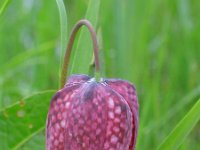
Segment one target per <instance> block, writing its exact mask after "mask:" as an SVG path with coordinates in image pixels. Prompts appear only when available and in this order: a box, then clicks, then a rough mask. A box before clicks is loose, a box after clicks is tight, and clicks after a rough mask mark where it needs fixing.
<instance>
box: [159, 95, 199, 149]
mask: <svg viewBox="0 0 200 150" xmlns="http://www.w3.org/2000/svg"><path fill="white" fill-rule="evenodd" d="M199 114H200V99H199V100H198V101H197V102H196V104H195V105H194V106H193V107H192V109H191V110H190V111H189V112H188V113H187V114H186V115H185V117H184V118H183V119H182V120H181V121H180V122H179V124H178V125H177V126H176V127H175V129H174V130H173V131H172V132H171V133H170V134H169V135H168V137H167V138H166V139H165V140H164V142H163V143H162V144H161V145H160V146H159V148H158V150H169V149H170V150H176V149H177V148H178V147H179V146H180V145H181V143H182V142H183V141H184V139H185V138H186V136H187V135H188V134H189V133H190V131H191V130H192V129H193V127H194V126H195V125H196V123H197V122H198V121H199V119H200V115H199Z"/></svg>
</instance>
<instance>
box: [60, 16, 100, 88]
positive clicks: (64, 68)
mask: <svg viewBox="0 0 200 150" xmlns="http://www.w3.org/2000/svg"><path fill="white" fill-rule="evenodd" d="M83 25H85V26H86V27H87V28H88V29H89V31H90V35H91V37H92V42H93V50H94V57H95V71H96V74H97V75H98V76H99V74H100V73H99V71H100V64H99V54H98V52H99V48H98V44H97V38H96V33H95V30H94V28H93V27H92V24H91V23H90V22H89V21H88V20H86V19H83V20H80V21H79V22H78V23H77V24H76V25H75V26H74V28H73V29H72V32H71V34H70V38H69V42H68V45H67V49H66V52H65V56H64V62H63V66H62V71H61V79H60V88H63V86H64V85H65V81H66V78H67V75H68V66H69V60H70V55H71V51H72V47H73V44H74V39H75V37H76V34H77V32H78V30H79V29H80V27H82V26H83Z"/></svg>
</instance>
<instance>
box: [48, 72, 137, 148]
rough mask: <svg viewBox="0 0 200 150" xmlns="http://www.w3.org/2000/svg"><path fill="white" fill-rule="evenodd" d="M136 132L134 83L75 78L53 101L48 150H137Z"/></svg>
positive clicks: (71, 79)
mask: <svg viewBox="0 0 200 150" xmlns="http://www.w3.org/2000/svg"><path fill="white" fill-rule="evenodd" d="M137 132H138V101H137V95H136V90H135V88H134V86H133V85H132V84H131V83H129V82H128V81H124V80H120V79H101V81H99V82H97V81H95V79H94V78H91V77H89V76H87V75H73V76H71V77H69V79H68V81H67V83H66V84H65V86H64V88H62V89H61V90H59V91H58V92H57V93H56V94H55V95H54V97H53V98H52V101H51V104H50V108H49V112H48V118H47V125H46V150H135V144H136V139H137Z"/></svg>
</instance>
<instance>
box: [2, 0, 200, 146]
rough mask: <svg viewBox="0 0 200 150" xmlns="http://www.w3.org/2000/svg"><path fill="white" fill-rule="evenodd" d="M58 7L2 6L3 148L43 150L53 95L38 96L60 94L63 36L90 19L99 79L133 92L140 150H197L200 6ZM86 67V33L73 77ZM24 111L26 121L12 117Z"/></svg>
mask: <svg viewBox="0 0 200 150" xmlns="http://www.w3.org/2000/svg"><path fill="white" fill-rule="evenodd" d="M62 2H63V1H62V0H57V1H56V0H55V1H48V0H43V1H41V0H34V1H32V0H26V1H23V0H19V1H10V0H2V1H1V2H0V139H4V140H1V142H0V149H4V150H10V149H22V150H32V149H37V150H42V149H44V145H45V141H44V127H45V119H46V113H47V109H48V105H49V101H50V97H51V96H52V95H53V92H49V93H48V92H47V93H46V92H44V93H43V91H46V90H47V91H48V90H49V89H57V88H58V86H59V83H58V82H59V73H60V68H61V62H62V61H63V60H62V58H63V53H64V52H63V51H64V49H65V47H66V44H67V42H66V41H67V39H68V35H69V33H70V31H71V29H72V27H73V25H74V24H75V23H76V22H77V21H78V20H79V19H83V18H87V19H89V20H90V21H91V22H92V24H93V25H94V26H95V28H96V31H97V35H98V40H99V44H100V55H101V66H102V74H103V76H104V77H106V78H123V79H127V80H130V81H131V82H133V83H134V85H135V86H136V88H137V93H138V97H139V103H140V126H139V136H138V141H137V149H138V150H147V149H148V150H155V149H159V150H165V149H166V150H173V149H178V150H188V149H191V150H199V149H200V144H199V141H200V130H199V129H200V122H199V116H198V114H199V110H200V108H199V101H197V100H198V99H199V97H200V59H199V58H200V44H199V41H200V19H199V18H200V13H199V9H200V1H198V0H192V1H188V0H168V1H158V0H149V1H147V0H134V1H133V0H126V1H122V0H110V1H108V0H101V1H100V0H79V1H72V0H64V4H65V7H64V5H63V3H62ZM57 4H58V5H57ZM58 6H59V7H58ZM65 11H66V12H65ZM91 64H92V43H91V39H90V37H89V33H88V32H87V30H86V29H85V28H83V30H81V32H80V33H79V36H77V40H76V42H75V45H74V51H73V53H72V58H71V65H70V66H71V68H70V73H90V74H92V73H91V72H92V71H93V69H92V67H91ZM35 93H36V94H35ZM30 95H31V96H30ZM21 102H25V105H24V106H23V107H21V106H20V105H19V104H21ZM31 108H32V109H31ZM37 108H38V109H37ZM22 109H23V111H25V113H26V116H25V117H24V118H16V114H17V112H18V111H20V110H22ZM37 117H38V118H40V119H37ZM30 122H34V124H35V126H31V125H30ZM27 127H28V128H27ZM19 131H20V132H19ZM11 137H13V138H14V139H15V140H12V138H11Z"/></svg>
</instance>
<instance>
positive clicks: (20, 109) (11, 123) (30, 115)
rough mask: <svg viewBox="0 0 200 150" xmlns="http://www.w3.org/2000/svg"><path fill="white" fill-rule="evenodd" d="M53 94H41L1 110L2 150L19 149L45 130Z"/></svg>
mask: <svg viewBox="0 0 200 150" xmlns="http://www.w3.org/2000/svg"><path fill="white" fill-rule="evenodd" d="M53 93H55V91H54V90H48V91H43V92H39V93H36V94H34V95H31V96H30V97H27V98H24V99H22V100H20V101H18V102H17V103H15V104H13V105H11V106H9V107H7V108H5V109H2V110H0V127H1V130H0V139H1V140H0V149H3V150H11V149H18V148H19V147H21V146H22V145H23V144H24V143H26V142H27V141H28V140H29V139H31V138H32V137H33V136H34V135H36V134H37V133H39V132H40V131H42V130H43V129H44V128H45V121H46V116H47V111H48V107H49V103H50V99H51V97H52V95H53Z"/></svg>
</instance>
